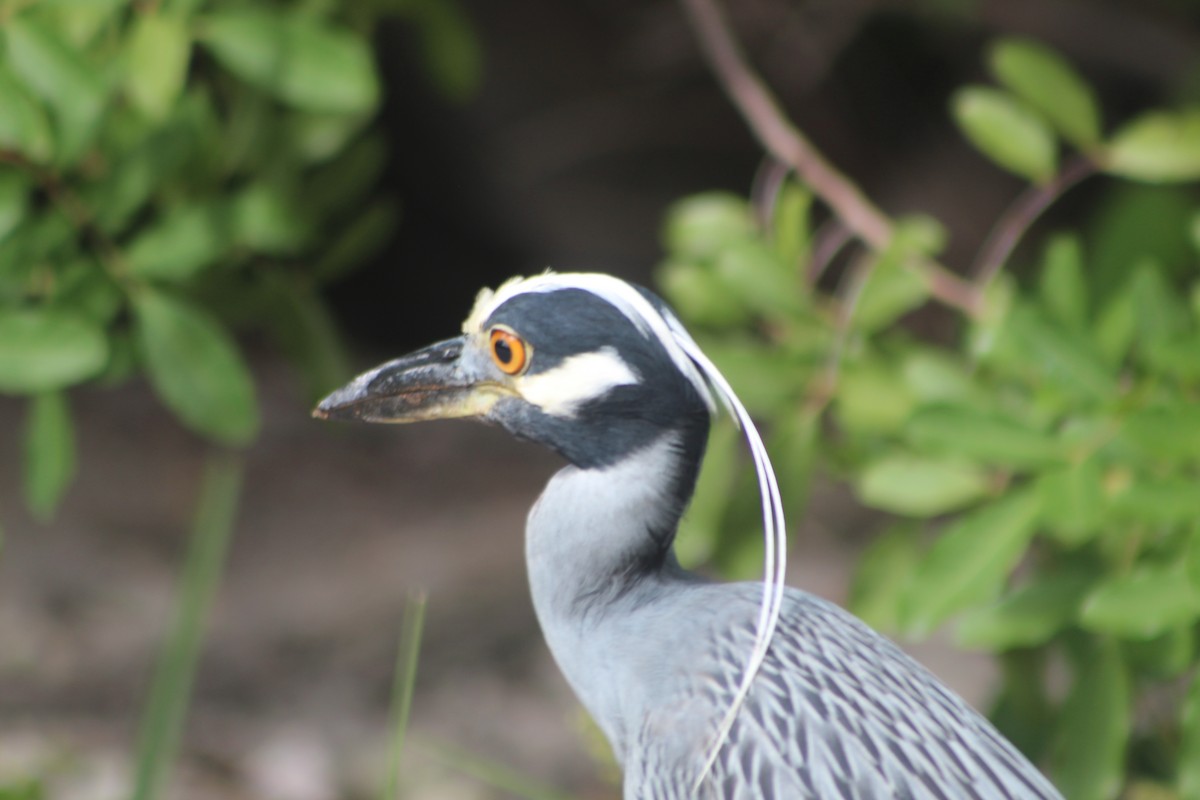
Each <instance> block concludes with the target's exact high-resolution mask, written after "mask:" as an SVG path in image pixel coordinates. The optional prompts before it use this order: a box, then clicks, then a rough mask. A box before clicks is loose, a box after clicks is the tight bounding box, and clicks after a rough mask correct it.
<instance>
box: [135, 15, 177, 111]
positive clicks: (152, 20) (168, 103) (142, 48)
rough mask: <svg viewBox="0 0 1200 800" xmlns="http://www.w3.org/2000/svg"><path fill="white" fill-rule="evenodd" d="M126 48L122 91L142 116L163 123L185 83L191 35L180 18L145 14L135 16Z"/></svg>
mask: <svg viewBox="0 0 1200 800" xmlns="http://www.w3.org/2000/svg"><path fill="white" fill-rule="evenodd" d="M128 47H129V51H128V62H127V64H126V68H125V91H126V93H127V94H128V95H129V99H130V100H131V101H132V102H133V105H134V106H135V107H137V109H138V110H140V111H141V112H142V113H143V114H145V115H146V116H147V117H149V118H150V119H153V120H163V119H165V118H166V116H167V115H168V114H169V113H170V111H171V108H172V106H174V105H175V101H176V100H177V99H178V98H179V94H180V92H182V91H183V84H184V82H185V81H186V80H187V71H188V61H189V60H190V59H191V55H192V38H191V34H190V33H189V32H188V29H187V26H186V25H184V22H183V20H181V19H180V18H178V17H176V16H174V15H172V14H166V13H161V12H159V11H157V10H153V9H152V10H146V11H142V12H140V13H137V14H136V20H135V22H134V23H133V32H132V33H131V34H130V41H129V45H128Z"/></svg>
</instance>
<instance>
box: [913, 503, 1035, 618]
mask: <svg viewBox="0 0 1200 800" xmlns="http://www.w3.org/2000/svg"><path fill="white" fill-rule="evenodd" d="M1040 505H1041V503H1040V499H1039V498H1038V497H1037V495H1036V494H1035V493H1033V492H1031V491H1029V490H1027V489H1019V490H1015V491H1011V492H1009V494H1008V495H1006V496H1005V497H1003V498H1001V499H999V500H997V501H995V502H994V503H990V504H988V505H986V506H984V507H982V508H980V509H978V510H976V511H972V512H971V513H969V514H966V515H964V516H963V517H961V518H960V519H959V520H958V521H957V522H955V523H954V524H952V525H950V526H949V527H948V528H947V529H946V530H945V531H943V532H942V533H941V535H940V536H939V537H938V539H937V541H936V542H935V543H934V545H933V547H932V548H931V549H930V551H929V553H928V554H926V556H925V558H924V559H923V560H922V561H921V563H920V564H919V565H918V567H917V569H916V572H915V574H914V575H913V580H912V583H911V591H910V592H909V593H908V595H907V596H906V597H905V603H904V605H903V611H902V616H903V619H904V621H905V622H904V627H905V629H906V630H908V631H910V632H912V633H914V634H916V635H924V634H927V633H928V632H929V631H932V630H933V629H934V628H936V627H937V626H938V625H940V624H941V623H942V622H944V621H945V620H946V619H947V618H948V617H950V616H951V615H952V614H955V613H957V612H958V611H961V610H963V609H964V608H968V607H970V606H971V605H972V604H975V603H978V602H979V601H981V600H984V599H987V598H989V597H992V596H994V595H995V593H996V592H997V591H998V590H999V589H1000V587H1001V586H1002V585H1003V584H1004V581H1005V579H1006V578H1007V577H1008V574H1009V573H1010V572H1011V571H1012V569H1013V568H1014V567H1015V566H1016V564H1017V562H1018V561H1020V559H1021V556H1022V555H1023V554H1024V553H1025V548H1026V547H1027V546H1028V544H1029V540H1030V539H1031V538H1032V537H1033V534H1034V528H1035V522H1036V520H1037V515H1038V510H1039V506H1040Z"/></svg>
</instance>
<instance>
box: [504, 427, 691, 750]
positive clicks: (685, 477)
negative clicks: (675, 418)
mask: <svg viewBox="0 0 1200 800" xmlns="http://www.w3.org/2000/svg"><path fill="white" fill-rule="evenodd" d="M706 438H707V431H702V432H700V433H699V435H697V434H693V435H692V436H691V437H689V436H687V435H686V434H685V433H683V432H675V433H672V434H669V435H665V436H662V437H660V438H659V439H657V440H655V441H653V442H651V443H649V444H648V445H647V446H646V447H644V448H642V449H641V450H638V451H636V452H634V453H632V454H631V455H629V456H627V457H626V458H624V459H622V460H621V461H619V462H617V463H615V464H612V465H610V466H608V467H604V468H598V469H580V468H578V467H574V466H569V467H566V468H565V469H563V470H561V471H560V472H558V474H556V475H555V476H554V477H553V478H551V480H550V483H549V484H548V485H547V486H546V489H545V491H544V492H542V496H541V497H540V498H538V501H537V503H536V504H535V505H534V507H533V509H532V510H531V511H530V513H529V521H528V524H527V526H526V530H525V554H526V561H527V564H528V568H529V582H530V588H531V590H532V594H533V604H534V608H535V610H536V611H537V615H538V621H539V622H540V623H541V626H542V632H543V633H544V635H545V637H546V641H547V643H548V644H549V646H550V649H551V651H552V652H553V654H554V657H555V659H556V660H557V661H558V664H559V667H560V668H561V669H562V671H563V673H564V674H565V675H566V677H567V680H568V682H570V683H571V685H572V687H573V688H574V689H575V692H576V694H578V695H579V697H580V698H581V699H582V700H583V702H584V704H585V705H586V706H587V707H588V709H589V711H591V713H592V715H593V716H594V717H595V718H596V720H597V722H599V723H600V725H601V727H604V728H605V729H606V731H605V732H606V733H607V734H608V735H609V738H610V741H612V742H614V746H615V745H616V742H618V741H619V740H621V738H623V737H622V735H621V732H620V731H616V730H611V729H609V726H610V725H612V724H616V723H615V722H612V720H619V719H620V718H621V715H620V714H614V713H608V712H607V711H606V709H608V708H609V706H611V705H612V704H613V703H618V702H620V700H619V699H618V698H612V697H608V696H607V695H604V694H603V692H604V691H605V690H604V689H603V686H605V685H608V686H610V687H611V686H612V681H611V680H610V681H607V682H605V681H596V680H593V679H594V678H596V677H597V674H598V670H599V671H600V672H601V673H602V671H603V670H602V669H601V667H600V665H601V664H603V663H604V661H605V659H606V658H607V656H606V653H608V652H611V651H612V650H613V649H614V648H616V649H619V648H620V644H619V639H620V637H621V636H623V635H626V633H625V630H626V628H627V626H622V625H621V624H620V620H622V619H624V618H625V616H626V615H624V614H619V613H612V612H613V610H614V609H617V608H621V609H624V608H626V607H627V606H633V607H644V606H645V605H646V604H647V603H652V602H653V599H654V598H655V597H657V596H660V593H659V592H657V591H656V588H657V587H659V586H661V581H664V580H667V581H672V580H689V579H692V580H694V578H692V577H691V576H689V575H688V574H687V573H685V572H684V571H683V569H682V568H680V567H679V565H678V563H677V562H676V561H675V558H674V555H673V553H672V549H671V545H672V541H673V540H674V536H675V531H676V528H677V526H678V523H679V518H680V516H681V515H682V513H683V510H684V508H685V507H686V505H687V501H688V500H689V499H690V498H691V495H692V491H693V490H694V488H695V480H696V475H697V473H698V471H699V465H700V458H701V455H702V453H703V449H704V443H705V439H706ZM609 677H611V675H610V676H609Z"/></svg>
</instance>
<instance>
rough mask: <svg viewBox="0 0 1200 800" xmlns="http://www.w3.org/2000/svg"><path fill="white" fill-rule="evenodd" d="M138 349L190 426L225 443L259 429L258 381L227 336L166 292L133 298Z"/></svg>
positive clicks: (154, 380)
mask: <svg viewBox="0 0 1200 800" xmlns="http://www.w3.org/2000/svg"><path fill="white" fill-rule="evenodd" d="M134 311H135V312H136V314H137V335H138V345H139V348H140V350H141V353H142V357H143V358H144V359H145V364H146V369H147V372H148V373H149V376H150V380H151V383H153V385H154V388H155V389H156V390H157V392H158V394H159V397H161V398H162V400H163V402H164V403H165V404H166V405H167V406H168V407H169V408H170V409H171V410H172V411H174V412H175V414H176V415H178V416H179V418H180V419H181V420H182V421H183V422H184V423H185V424H186V425H188V426H189V427H191V428H193V429H194V430H196V431H198V432H199V433H202V434H205V435H207V436H211V437H212V438H214V439H216V440H218V441H220V442H223V443H225V444H231V445H238V444H245V443H247V442H248V441H249V440H250V439H251V438H253V436H254V434H255V433H256V432H257V431H258V424H259V420H258V406H257V403H256V401H255V397H254V383H253V381H252V380H251V377H250V372H249V370H248V369H247V368H246V365H245V363H244V362H243V361H242V357H241V355H240V354H239V353H238V350H237V347H236V346H235V345H234V343H233V340H232V339H230V338H229V335H228V334H227V333H226V332H225V331H224V330H223V329H222V328H221V327H220V325H218V324H217V322H216V321H215V320H213V319H212V318H211V317H210V316H209V315H208V314H206V313H205V312H203V311H202V310H200V309H199V308H197V307H196V306H194V305H192V304H190V303H188V302H185V301H184V300H181V299H178V298H175V297H172V296H170V295H167V294H165V293H162V292H157V291H151V290H142V291H140V292H138V293H137V294H136V295H135V296H134Z"/></svg>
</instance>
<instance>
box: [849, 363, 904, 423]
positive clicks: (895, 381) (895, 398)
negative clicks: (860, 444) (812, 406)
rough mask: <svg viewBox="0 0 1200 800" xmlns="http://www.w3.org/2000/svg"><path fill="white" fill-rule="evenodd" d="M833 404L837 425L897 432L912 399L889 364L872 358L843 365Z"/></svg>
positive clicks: (902, 381) (900, 378) (901, 380)
mask: <svg viewBox="0 0 1200 800" xmlns="http://www.w3.org/2000/svg"><path fill="white" fill-rule="evenodd" d="M833 403H834V410H835V411H836V413H837V421H838V424H839V425H841V426H842V427H843V428H845V429H846V430H847V431H849V432H852V433H858V434H874V433H894V432H896V431H899V430H900V428H901V427H902V426H903V425H904V422H905V420H907V419H908V417H909V415H910V414H911V413H912V410H913V406H914V405H915V403H916V401H915V400H914V399H913V396H912V393H911V392H910V391H909V389H908V387H907V386H906V385H905V381H904V380H903V378H902V377H901V376H900V375H898V374H896V372H895V370H894V369H892V368H891V366H890V365H888V364H884V363H882V362H880V361H876V360H872V361H864V362H861V363H848V364H845V365H843V368H842V373H841V376H840V377H839V378H838V383H837V393H836V394H835V395H834V398H833Z"/></svg>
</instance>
